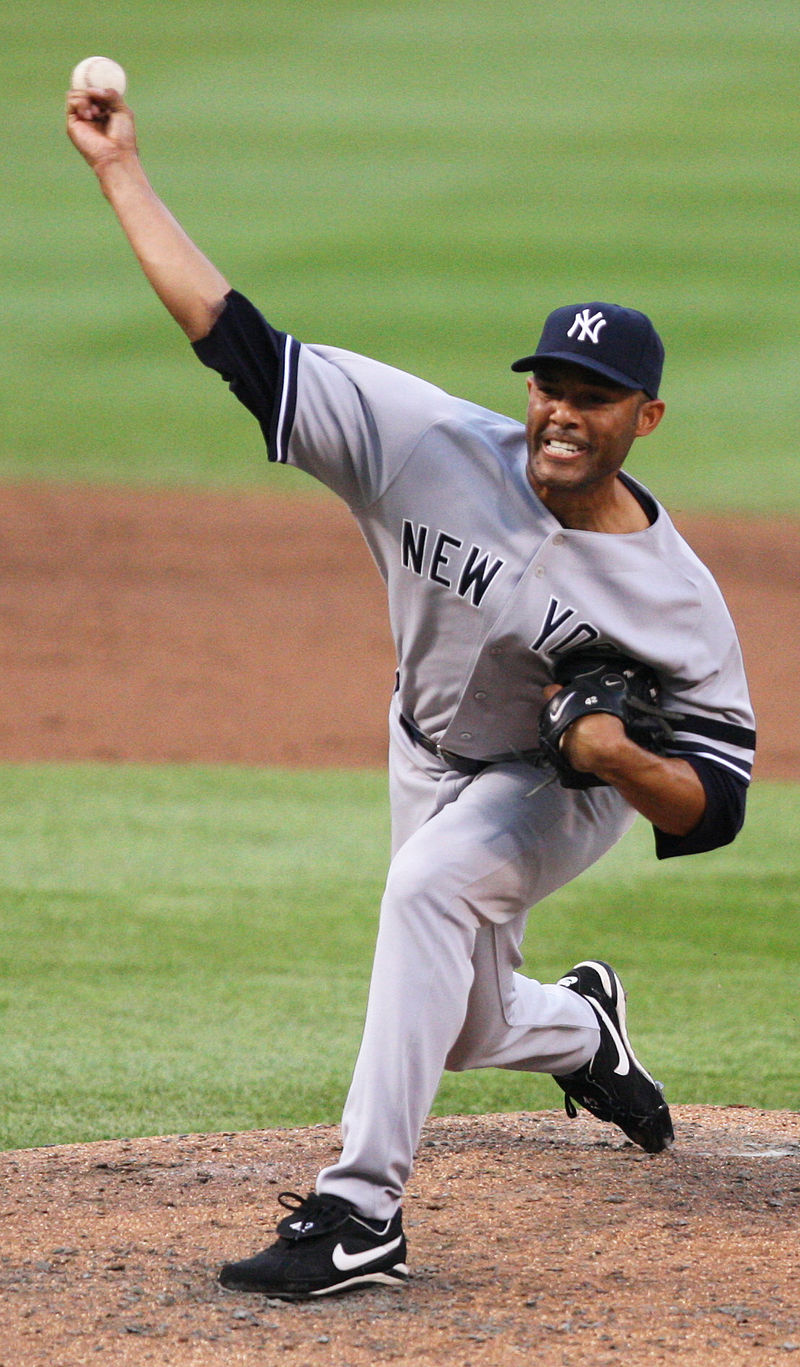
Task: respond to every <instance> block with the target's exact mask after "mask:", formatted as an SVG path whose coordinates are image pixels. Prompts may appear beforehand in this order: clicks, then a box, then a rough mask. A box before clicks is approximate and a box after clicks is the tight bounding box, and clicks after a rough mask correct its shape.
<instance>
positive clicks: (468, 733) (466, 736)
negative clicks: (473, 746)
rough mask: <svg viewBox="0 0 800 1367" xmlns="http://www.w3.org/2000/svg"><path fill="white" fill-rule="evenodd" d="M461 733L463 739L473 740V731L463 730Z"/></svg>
mask: <svg viewBox="0 0 800 1367" xmlns="http://www.w3.org/2000/svg"><path fill="white" fill-rule="evenodd" d="M459 735H460V737H461V740H472V732H471V731H461V732H459Z"/></svg>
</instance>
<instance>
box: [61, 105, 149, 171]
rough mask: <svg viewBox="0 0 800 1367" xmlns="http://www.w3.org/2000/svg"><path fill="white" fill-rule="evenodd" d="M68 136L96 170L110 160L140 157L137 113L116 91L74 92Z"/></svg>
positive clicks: (68, 119)
mask: <svg viewBox="0 0 800 1367" xmlns="http://www.w3.org/2000/svg"><path fill="white" fill-rule="evenodd" d="M67 133H68V135H69V137H70V139H71V140H72V142H73V143H74V144H75V146H76V147H77V149H78V151H79V152H80V154H81V156H82V157H84V158H85V159H86V161H87V162H88V163H89V165H90V166H91V167H92V168H93V170H97V169H98V167H100V166H101V165H102V164H103V163H104V162H106V161H115V160H118V159H119V158H120V157H122V156H125V155H127V154H130V153H132V154H133V155H134V156H136V155H137V149H136V129H135V126H134V120H133V111H132V110H131V109H129V108H128V106H127V105H126V103H125V101H124V100H123V98H122V96H121V95H118V94H117V92H116V91H115V90H100V89H91V90H70V91H69V92H68V93H67Z"/></svg>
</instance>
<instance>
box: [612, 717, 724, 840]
mask: <svg viewBox="0 0 800 1367" xmlns="http://www.w3.org/2000/svg"><path fill="white" fill-rule="evenodd" d="M592 772H594V773H596V774H597V776H598V778H602V779H604V780H605V782H606V783H610V784H612V785H613V787H614V788H616V789H617V790H618V792H620V793H621V794H622V796H623V797H624V798H625V799H626V800H627V801H628V802H630V804H631V806H632V807H635V808H636V810H637V812H640V813H641V814H642V816H644V817H646V818H647V820H648V821H650V822H652V824H653V825H654V826H657V827H658V829H659V830H660V831H664V832H665V833H666V834H667V835H678V836H682V835H688V834H689V832H690V831H693V830H694V829H695V827H696V826H697V825H698V824H699V822H700V821H701V820H702V817H703V814H704V812H705V809H706V794H705V789H704V787H703V785H702V783H701V782H700V779H699V778H698V776H697V774H696V773H695V771H694V769H693V768H692V766H691V765H690V764H687V763H686V761H685V760H682V759H668V758H666V757H665V756H663V755H654V754H651V753H650V751H649V750H643V749H642V748H641V747H640V746H638V745H635V744H634V743H633V741H629V740H628V739H627V737H626V738H624V739H623V741H622V742H621V743H620V744H619V747H618V749H617V750H616V752H615V753H614V754H613V755H609V756H608V757H606V758H603V759H601V760H599V761H598V762H597V763H596V766H595V768H594V769H593V771H592Z"/></svg>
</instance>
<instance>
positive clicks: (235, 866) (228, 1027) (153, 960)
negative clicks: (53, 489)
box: [0, 765, 800, 1147]
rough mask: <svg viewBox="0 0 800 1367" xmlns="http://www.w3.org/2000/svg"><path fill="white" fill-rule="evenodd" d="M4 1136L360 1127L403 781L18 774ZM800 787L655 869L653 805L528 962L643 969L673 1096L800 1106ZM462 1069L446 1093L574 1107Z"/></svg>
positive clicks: (538, 1080) (2, 863)
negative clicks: (357, 1090)
mask: <svg viewBox="0 0 800 1367" xmlns="http://www.w3.org/2000/svg"><path fill="white" fill-rule="evenodd" d="M3 790H4V796H5V800H4V803H3V810H2V817H1V818H0V896H1V897H2V905H3V909H4V933H3V943H2V951H1V954H2V964H3V979H4V985H3V988H2V997H1V998H0V1009H2V1016H3V1049H2V1055H0V1085H1V1086H2V1094H3V1099H4V1104H3V1116H2V1121H0V1145H3V1146H5V1147H26V1146H29V1145H37V1144H41V1143H53V1142H58V1141H62V1142H65V1141H70V1140H77V1139H92V1138H104V1137H113V1136H115V1135H117V1136H119V1135H131V1134H149V1133H164V1132H167V1133H171V1132H176V1131H177V1132H187V1131H217V1130H240V1129H248V1128H252V1127H264V1126H265V1127H269V1126H273V1125H281V1124H298V1123H300V1124H306V1123H313V1122H317V1121H327V1122H334V1121H336V1120H337V1119H338V1116H339V1112H340V1108H341V1102H342V1099H343V1095H344V1092H345V1090H346V1087H347V1083H348V1081H349V1077H350V1071H351V1068H352V1063H353V1060H354V1058H355V1053H356V1049H357V1046H358V1039H359V1035H360V1030H361V1023H362V1019H363V1012H364V1006H365V1002H366V990H367V980H368V975H369V965H370V960H371V955H372V946H373V942H374V934H375V916H376V904H377V901H378V898H379V896H380V890H381V885H382V880H383V874H384V866H385V857H386V845H387V839H388V831H387V829H386V818H385V801H384V797H385V795H384V779H383V777H382V776H381V775H378V774H373V773H363V774H358V773H356V774H353V773H348V774H346V775H336V774H319V773H296V774H293V775H291V780H290V781H289V782H287V776H286V775H285V774H283V773H281V772H280V771H258V770H242V769H232V768H203V769H196V768H192V767H185V768H170V767H165V768H158V769H149V768H146V767H145V768H138V767H133V768H130V767H124V766H109V767H107V768H96V767H83V766H73V767H59V766H55V767H51V766H41V765H36V766H21V767H16V766H11V767H7V768H6V769H4V771H3ZM798 818H800V791H798V789H797V787H795V786H793V785H779V784H774V785H773V784H759V785H757V786H756V788H755V789H754V791H753V794H752V798H751V813H750V818H749V821H748V824H747V826H746V828H745V831H744V833H743V834H742V836H741V837H740V839H739V841H738V842H737V843H736V844H735V845H733V846H731V847H729V848H727V849H723V850H719V851H714V852H713V853H711V854H708V855H701V856H697V857H695V858H693V859H691V860H673V861H669V862H666V863H664V864H662V865H659V866H657V865H656V864H655V861H654V859H653V854H652V837H651V834H650V831H649V828H648V827H647V826H646V825H645V823H643V822H642V823H640V824H637V825H636V826H635V827H634V829H633V831H632V832H631V833H630V834H629V835H628V836H627V837H626V838H625V840H624V841H623V842H622V843H621V844H620V845H619V846H618V847H617V848H616V849H615V850H614V851H612V852H611V854H610V855H609V856H607V857H606V859H605V860H603V861H602V862H601V863H600V864H599V865H598V866H597V867H596V868H595V869H594V870H590V871H589V872H588V873H587V874H585V875H584V876H583V877H582V878H580V879H579V880H577V881H576V882H575V883H573V884H571V885H570V886H568V887H566V888H563V889H562V890H561V891H560V892H558V893H557V894H556V895H555V896H554V897H552V898H550V899H549V900H548V901H547V902H545V903H544V904H543V905H542V906H541V907H540V908H539V909H538V910H537V912H536V913H535V915H534V917H533V918H532V920H531V924H530V927H529V931H528V936H527V942H526V949H527V954H528V960H527V967H528V971H529V972H531V973H533V974H534V975H535V976H538V977H541V978H542V979H543V980H545V981H553V980H554V979H555V978H556V977H559V976H560V975H561V974H562V973H563V972H565V971H566V969H567V968H568V967H569V966H570V965H571V963H572V962H574V961H575V959H577V958H582V957H585V956H586V955H587V954H588V955H600V956H603V957H608V958H610V959H611V960H612V961H613V962H615V963H616V964H617V965H618V966H619V969H620V971H621V972H622V973H623V974H624V978H625V982H626V986H627V987H628V990H629V994H630V998H631V1027H632V1030H633V1031H634V1037H635V1041H636V1045H637V1048H639V1049H640V1050H641V1053H642V1055H643V1057H645V1058H646V1059H647V1061H648V1063H649V1064H650V1065H651V1066H652V1067H653V1068H654V1069H655V1071H656V1075H657V1076H659V1077H660V1078H662V1079H663V1081H664V1082H665V1084H666V1086H667V1088H668V1094H669V1096H670V1099H671V1100H672V1101H674V1102H684V1103H686V1102H697V1103H701V1102H702V1103H713V1102H717V1103H737V1104H747V1105H751V1106H763V1107H787V1106H789V1107H797V1106H798V1104H799V1103H800V1096H798V1089H797V1044H798V1007H797V977H798V968H800V962H799V960H800V950H798V936H797V911H796V889H797V886H798V879H800V853H798V850H797V842H796V840H795V832H796V830H797V824H798ZM559 1095H560V1094H559V1093H558V1091H557V1089H556V1088H555V1085H554V1084H553V1082H552V1081H551V1080H550V1079H549V1078H542V1077H531V1076H526V1075H523V1074H519V1073H512V1072H504V1071H501V1070H495V1069H492V1070H487V1071H485V1072H472V1073H466V1074H460V1075H458V1076H455V1075H446V1076H445V1079H444V1082H443V1084H442V1087H441V1089H440V1093H439V1096H438V1099H437V1107H436V1109H437V1111H438V1112H439V1113H449V1112H451V1111H458V1112H464V1111H476V1112H483V1111H492V1110H509V1109H510V1110H517V1109H520V1110H535V1109H539V1108H542V1107H545V1108H546V1107H551V1106H558V1105H559V1104H560V1099H559Z"/></svg>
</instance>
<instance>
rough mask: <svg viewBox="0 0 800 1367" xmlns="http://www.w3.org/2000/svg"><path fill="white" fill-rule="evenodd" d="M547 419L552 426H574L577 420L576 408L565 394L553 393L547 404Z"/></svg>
mask: <svg viewBox="0 0 800 1367" xmlns="http://www.w3.org/2000/svg"><path fill="white" fill-rule="evenodd" d="M547 416H548V421H549V422H550V423H552V424H553V426H554V427H561V428H565V427H575V426H577V422H578V414H577V410H576V409H575V408H574V407H573V405H572V404H571V403H570V401H569V399H567V398H566V396H565V395H563V394H559V395H553V396H552V397H551V398H550V400H549V402H548V404H547Z"/></svg>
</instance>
